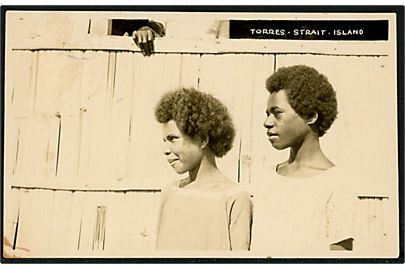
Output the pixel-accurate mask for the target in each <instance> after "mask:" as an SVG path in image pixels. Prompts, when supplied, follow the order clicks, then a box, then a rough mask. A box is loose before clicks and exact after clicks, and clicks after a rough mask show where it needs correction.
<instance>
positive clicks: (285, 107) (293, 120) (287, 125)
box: [263, 90, 312, 150]
mask: <svg viewBox="0 0 405 270" xmlns="http://www.w3.org/2000/svg"><path fill="white" fill-rule="evenodd" d="M266 115H267V117H266V120H265V121H264V123H263V125H264V127H265V128H266V129H267V136H268V139H269V141H270V142H271V144H272V145H273V147H274V148H276V149H278V150H281V149H285V148H287V147H292V146H294V145H298V144H300V143H302V141H303V140H304V138H305V136H306V135H307V134H308V132H312V130H311V128H310V126H309V125H308V123H307V122H306V121H305V120H304V119H303V118H302V117H301V116H299V115H298V114H297V113H296V112H295V111H294V109H293V108H292V107H291V105H290V103H289V101H288V97H287V95H286V93H285V91H284V90H279V91H277V92H273V93H271V94H270V96H269V98H268V100H267V110H266Z"/></svg>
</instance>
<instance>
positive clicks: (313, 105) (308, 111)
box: [252, 65, 355, 257]
mask: <svg viewBox="0 0 405 270" xmlns="http://www.w3.org/2000/svg"><path fill="white" fill-rule="evenodd" d="M266 88H267V90H268V92H269V97H268V100H267V108H266V118H265V121H264V128H265V129H266V134H267V138H268V140H269V141H270V143H271V144H272V146H273V147H274V148H275V149H277V150H283V149H289V157H288V159H287V160H286V161H285V162H282V163H279V164H277V165H276V166H274V167H273V168H272V169H271V170H270V171H269V173H268V175H267V176H268V178H267V181H265V186H263V185H261V186H260V187H259V188H258V192H257V194H255V195H256V196H255V197H256V198H255V199H256V200H255V208H256V209H255V221H254V230H253V234H255V232H256V233H257V234H256V235H254V239H253V240H252V241H253V243H252V246H254V248H253V249H258V250H268V251H269V253H270V255H271V256H272V257H277V256H283V257H284V256H298V257H299V256H303V255H305V254H313V255H315V256H328V255H330V254H329V252H330V251H331V250H337V249H338V250H352V249H353V240H354V236H353V226H352V225H353V223H352V222H353V219H354V218H353V212H352V211H353V206H354V202H355V196H353V194H351V193H350V192H348V190H349V189H348V188H347V184H346V183H343V182H344V180H345V179H346V178H347V177H345V174H342V173H341V170H340V169H337V167H336V166H335V164H334V163H333V162H332V161H331V160H329V158H328V157H327V156H326V155H325V154H324V152H323V151H322V149H321V145H320V142H319V138H320V137H322V136H323V135H325V133H326V131H327V130H328V129H329V128H330V127H331V125H332V123H333V122H334V120H335V119H336V116H337V100H336V93H335V91H334V90H333V87H332V86H331V84H330V83H329V81H328V79H327V78H326V77H325V76H324V75H322V74H320V73H319V72H318V71H317V70H316V69H314V68H312V67H308V66H305V65H295V66H289V67H281V68H279V69H278V70H277V71H276V72H275V73H273V74H272V75H271V76H270V77H269V78H268V79H267V81H266ZM262 232H265V233H266V234H265V235H263V233H262Z"/></svg>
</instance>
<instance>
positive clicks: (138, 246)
mask: <svg viewBox="0 0 405 270" xmlns="http://www.w3.org/2000/svg"><path fill="white" fill-rule="evenodd" d="M127 196H128V200H127V202H128V205H130V206H131V207H130V208H129V211H130V217H131V220H130V224H131V226H130V228H131V231H130V236H129V239H130V249H131V250H133V251H137V250H142V248H143V236H142V232H143V224H142V219H143V218H144V216H143V215H142V214H144V213H145V211H142V210H143V209H144V208H143V207H144V205H143V201H142V200H141V197H140V196H139V193H138V192H128V193H127Z"/></svg>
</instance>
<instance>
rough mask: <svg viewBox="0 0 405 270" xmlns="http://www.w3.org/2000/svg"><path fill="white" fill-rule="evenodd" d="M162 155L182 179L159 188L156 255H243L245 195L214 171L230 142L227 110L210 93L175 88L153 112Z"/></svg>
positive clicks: (248, 208) (246, 243) (247, 231)
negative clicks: (202, 252)
mask: <svg viewBox="0 0 405 270" xmlns="http://www.w3.org/2000/svg"><path fill="white" fill-rule="evenodd" d="M155 117H156V120H157V121H158V122H159V123H160V124H161V127H162V133H163V143H164V152H163V153H164V155H165V157H166V159H167V162H168V164H169V165H170V166H171V167H172V168H173V170H174V171H175V172H176V173H178V174H186V177H184V178H182V179H180V180H176V181H174V182H172V183H170V184H169V185H167V186H166V187H165V188H163V190H162V193H161V198H160V205H159V219H158V229H157V241H156V248H157V249H159V250H248V249H249V248H250V236H251V223H252V207H253V206H252V202H251V200H250V195H249V194H248V193H247V192H246V191H244V190H242V189H241V188H240V187H239V185H238V184H236V183H235V182H234V181H232V180H230V179H229V178H228V177H226V176H225V175H223V174H222V173H221V172H220V171H219V170H218V168H217V165H216V157H222V156H224V155H225V154H226V153H227V152H228V151H229V150H230V149H231V148H232V143H233V140H234V137H235V129H234V126H233V122H232V118H231V116H230V114H229V112H228V110H227V108H226V107H225V106H224V105H223V104H222V103H221V102H220V101H219V100H218V99H216V98H215V97H213V96H212V95H210V94H207V93H203V92H201V91H197V90H195V89H193V88H180V89H177V90H174V91H171V92H168V93H166V94H164V95H163V96H162V97H161V99H160V101H159V102H158V104H157V106H156V108H155Z"/></svg>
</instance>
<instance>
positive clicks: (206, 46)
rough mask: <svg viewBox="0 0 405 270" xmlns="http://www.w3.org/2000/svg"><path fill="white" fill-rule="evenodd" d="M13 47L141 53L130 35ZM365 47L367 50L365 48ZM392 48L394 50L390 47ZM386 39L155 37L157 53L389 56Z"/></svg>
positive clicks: (15, 45) (14, 46)
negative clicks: (201, 38) (319, 39)
mask: <svg viewBox="0 0 405 270" xmlns="http://www.w3.org/2000/svg"><path fill="white" fill-rule="evenodd" d="M7 47H8V49H11V50H33V51H34V50H103V51H132V52H135V53H138V52H139V53H140V50H139V48H138V47H137V46H136V45H135V43H134V41H133V40H132V38H131V37H121V36H88V37H87V38H84V39H80V40H75V41H74V40H72V41H66V42H65V41H61V40H57V39H46V38H43V37H42V38H30V39H27V40H21V41H18V42H15V43H9V44H7ZM365 48H366V49H365ZM391 51H392V50H391ZM388 52H389V48H387V44H386V43H384V42H379V41H376V42H370V41H368V42H362V41H340V42H331V41H316V42H313V41H302V40H299V41H292V40H288V41H285V40H247V39H241V40H235V39H232V40H231V39H215V40H192V39H190V40H186V39H176V38H163V39H158V40H155V53H172V54H180V53H190V54H315V55H336V56H371V57H377V56H388V55H389V54H388Z"/></svg>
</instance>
